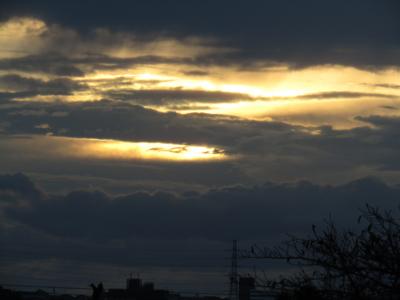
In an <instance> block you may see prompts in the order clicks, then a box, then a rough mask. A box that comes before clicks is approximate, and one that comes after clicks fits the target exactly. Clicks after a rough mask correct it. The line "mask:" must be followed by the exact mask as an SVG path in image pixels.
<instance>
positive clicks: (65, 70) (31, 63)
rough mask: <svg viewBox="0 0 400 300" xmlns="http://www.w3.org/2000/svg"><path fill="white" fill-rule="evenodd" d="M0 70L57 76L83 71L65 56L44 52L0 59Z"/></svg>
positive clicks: (77, 74)
mask: <svg viewBox="0 0 400 300" xmlns="http://www.w3.org/2000/svg"><path fill="white" fill-rule="evenodd" d="M0 70H6V71H24V72H32V73H38V72H39V73H49V74H52V75H57V76H83V75H84V72H83V71H82V70H80V69H79V68H78V67H76V66H74V65H73V63H72V62H71V61H70V60H69V59H68V58H66V57H64V56H61V55H58V54H54V53H46V54H43V55H27V56H24V57H18V58H5V59H0Z"/></svg>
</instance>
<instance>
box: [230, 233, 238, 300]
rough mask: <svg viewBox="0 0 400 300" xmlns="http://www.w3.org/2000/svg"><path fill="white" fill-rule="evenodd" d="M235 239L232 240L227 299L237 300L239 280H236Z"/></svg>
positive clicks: (236, 256) (236, 257)
mask: <svg viewBox="0 0 400 300" xmlns="http://www.w3.org/2000/svg"><path fill="white" fill-rule="evenodd" d="M237 252H238V251H237V240H233V242H232V258H231V272H230V274H229V280H230V287H229V299H230V300H237V299H238V294H239V282H238V271H237V269H238V264H237V259H238V255H237Z"/></svg>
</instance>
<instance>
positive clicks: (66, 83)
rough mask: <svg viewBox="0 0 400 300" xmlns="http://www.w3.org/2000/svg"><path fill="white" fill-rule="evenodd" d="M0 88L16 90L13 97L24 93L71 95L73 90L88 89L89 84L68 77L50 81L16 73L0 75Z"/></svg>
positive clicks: (31, 94) (32, 94)
mask: <svg viewBox="0 0 400 300" xmlns="http://www.w3.org/2000/svg"><path fill="white" fill-rule="evenodd" d="M0 88H1V89H6V90H16V91H18V92H19V93H21V94H20V95H18V94H16V93H15V95H14V97H13V98H18V96H24V93H25V94H26V95H25V97H26V96H27V95H30V96H34V95H71V94H72V93H73V92H77V91H81V90H83V89H86V88H87V86H86V85H84V84H81V83H78V82H76V81H73V80H71V79H68V78H58V79H52V80H48V81H44V80H40V79H35V78H28V77H22V76H19V75H15V74H9V75H3V76H0Z"/></svg>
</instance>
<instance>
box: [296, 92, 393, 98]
mask: <svg viewBox="0 0 400 300" xmlns="http://www.w3.org/2000/svg"><path fill="white" fill-rule="evenodd" d="M364 97H373V98H386V99H397V98H399V96H398V95H391V94H382V93H362V92H350V91H334V92H323V93H316V94H305V95H301V96H295V97H293V98H294V99H315V98H317V99H332V98H347V99H354V98H364Z"/></svg>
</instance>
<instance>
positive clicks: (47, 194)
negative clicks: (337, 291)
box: [0, 0, 400, 293]
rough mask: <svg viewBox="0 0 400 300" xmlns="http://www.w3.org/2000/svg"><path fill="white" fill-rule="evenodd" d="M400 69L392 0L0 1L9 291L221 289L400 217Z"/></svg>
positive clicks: (1, 236) (1, 246) (1, 266)
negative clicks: (296, 252) (367, 215)
mask: <svg viewBox="0 0 400 300" xmlns="http://www.w3.org/2000/svg"><path fill="white" fill-rule="evenodd" d="M399 55H400V3H399V2H398V1H389V0H381V1H372V0H364V1H361V0H346V1H345V0H336V1H311V0H310V1H288V0H283V1H275V0H270V1H256V0H253V1H225V0H219V1H208V0H204V1H193V0H180V1H178V0H174V1H172V0H164V1H156V0H148V1H122V0H115V1H112V2H109V1H102V0H99V1H89V0H86V1H75V0H71V1H57V2H55V1H42V0H37V1H22V0H15V1H1V4H0V215H1V220H0V253H1V255H0V284H1V283H3V284H4V283H10V284H11V283H12V284H37V285H41V284H42V285H49V284H54V285H63V284H64V285H70V286H71V285H73V286H87V284H88V283H90V282H92V281H100V280H102V281H103V282H104V283H105V285H106V287H113V286H117V285H121V286H122V285H123V283H124V280H125V278H126V277H127V276H128V274H129V273H130V272H134V273H140V274H141V276H142V277H143V279H144V280H148V281H155V282H156V285H158V286H161V287H165V288H170V289H174V290H176V291H197V292H198V291H206V292H208V291H212V292H218V293H221V292H223V291H227V289H228V278H227V277H226V274H227V273H228V271H229V266H230V261H229V255H230V253H229V249H230V247H231V241H232V240H233V239H237V240H239V247H242V248H246V247H248V246H249V245H251V244H252V243H257V244H260V245H274V244H277V243H278V242H279V241H281V240H282V239H284V238H285V235H286V234H287V233H290V234H299V235H301V234H307V232H309V230H310V228H311V226H312V224H322V223H323V220H324V219H326V218H328V217H329V216H331V217H332V218H333V219H334V220H336V222H337V224H339V225H340V226H351V224H353V223H354V220H356V219H357V216H358V214H359V213H360V209H362V208H363V207H365V204H366V203H369V204H373V205H377V206H379V207H382V208H383V209H388V210H390V209H397V207H398V199H399V196H400V185H399V183H400V161H399V154H400V142H399V140H400V139H399V137H400V136H399V132H400V68H399V67H400V61H399V59H398V57H399ZM240 264H242V265H243V266H244V269H246V268H249V266H250V267H251V268H252V267H253V265H252V264H253V262H250V263H249V262H240ZM246 270H247V269H246ZM267 270H268V272H270V274H271V275H274V274H278V273H279V272H285V270H283V269H282V268H281V267H280V266H276V265H274V264H271V265H268V266H267ZM246 272H247V271H246Z"/></svg>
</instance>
